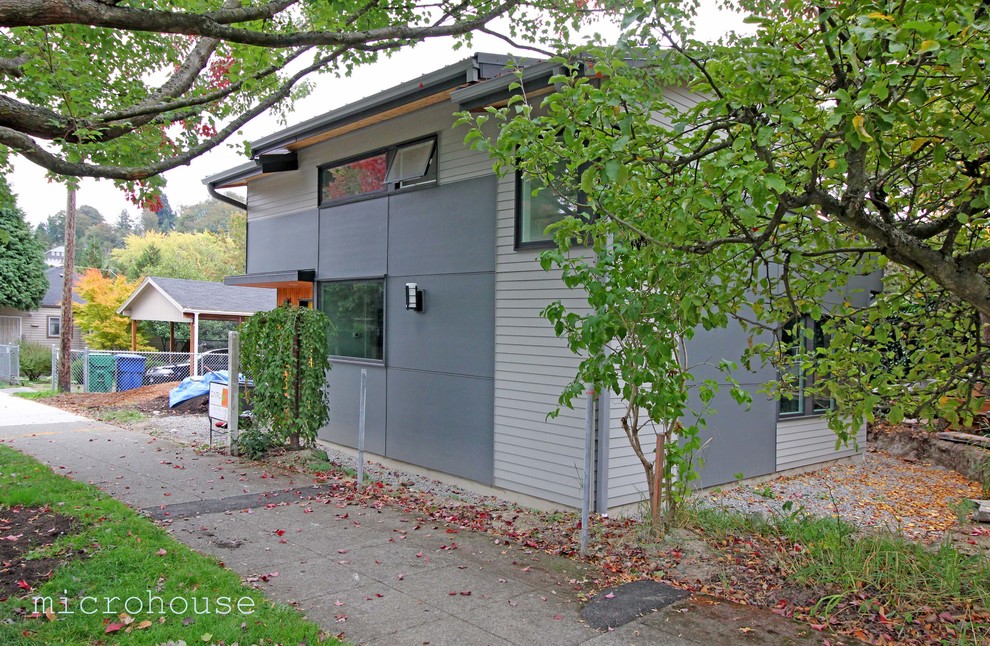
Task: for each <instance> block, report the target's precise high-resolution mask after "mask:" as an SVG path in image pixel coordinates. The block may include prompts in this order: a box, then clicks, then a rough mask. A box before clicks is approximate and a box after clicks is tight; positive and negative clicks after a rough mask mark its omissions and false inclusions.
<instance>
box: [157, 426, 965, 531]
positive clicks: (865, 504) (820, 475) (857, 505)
mask: <svg viewBox="0 0 990 646" xmlns="http://www.w3.org/2000/svg"><path fill="white" fill-rule="evenodd" d="M140 425H141V426H143V427H144V428H146V429H148V430H151V431H152V432H153V433H158V434H162V435H165V436H168V437H170V438H173V439H176V440H178V441H181V442H185V443H189V444H197V445H198V444H206V443H207V442H208V439H209V426H208V423H207V419H206V417H204V416H199V415H180V416H173V415H160V416H155V415H152V416H151V417H149V418H148V419H147V420H146V421H144V422H142V423H141V424H140ZM213 439H214V441H213V444H214V446H219V447H225V446H226V441H227V440H226V435H225V434H224V435H218V434H216V433H215V434H214V438H213ZM322 448H325V449H327V454H328V456H329V458H330V460H331V461H332V462H334V463H336V464H339V465H341V466H342V467H346V468H350V469H355V470H356V469H357V459H356V457H354V456H352V455H350V454H348V453H344V452H343V451H339V450H336V449H333V448H329V447H327V446H326V445H324V446H323V447H322ZM365 472H366V473H367V474H368V476H369V477H370V478H372V479H373V480H377V481H381V482H383V483H386V484H400V483H401V484H405V485H406V486H408V487H410V488H412V489H416V490H420V491H424V492H428V493H433V494H436V495H440V496H447V497H456V498H458V499H460V500H463V501H465V502H468V503H474V504H497V503H498V502H499V501H498V500H497V499H495V498H492V497H490V496H482V495H479V494H477V493H475V492H472V491H469V490H465V489H463V488H461V487H458V486H456V485H453V484H450V483H446V482H442V481H440V480H434V479H432V478H428V477H425V476H419V475H415V474H411V473H407V472H403V471H400V470H397V469H390V468H388V467H385V466H384V465H381V464H378V463H376V462H367V461H366V463H365ZM979 497H980V487H979V485H978V484H977V483H974V482H972V481H970V480H967V479H966V478H964V477H962V476H961V475H959V474H957V473H956V472H954V471H950V470H948V469H944V468H942V467H938V466H934V465H930V464H927V463H923V462H907V461H905V460H902V459H900V458H895V457H891V456H890V455H887V454H885V453H881V452H873V451H870V452H867V453H866V454H865V455H864V457H863V459H862V460H860V461H857V462H854V463H845V464H835V465H832V466H830V467H826V468H823V469H819V470H817V471H813V472H808V473H804V474H800V475H796V476H788V477H779V478H774V479H772V480H768V481H766V482H762V483H759V484H754V485H739V486H737V485H733V486H730V487H721V488H718V487H716V488H714V489H709V490H707V491H705V492H702V493H701V494H699V495H698V496H697V498H696V501H697V502H698V503H699V504H701V505H707V506H712V507H717V508H723V509H729V510H734V511H739V512H742V513H756V514H761V515H773V514H783V513H788V512H785V511H784V505H785V503H787V502H791V503H792V506H791V507H792V510H793V509H797V508H801V509H803V511H804V512H805V513H808V514H811V515H814V516H819V517H826V518H829V517H836V516H838V517H840V518H841V519H842V520H844V521H847V522H850V523H853V524H856V525H859V526H861V527H865V528H878V529H891V530H899V531H901V532H903V533H904V534H905V535H906V536H908V537H909V538H912V539H915V540H919V541H923V542H925V543H932V542H937V541H941V540H942V539H943V538H944V537H945V536H946V533H947V532H948V531H949V530H951V529H952V528H953V527H955V526H957V524H958V515H957V514H956V512H955V511H954V509H953V507H954V506H955V505H957V504H958V503H959V501H961V500H962V499H964V498H979Z"/></svg>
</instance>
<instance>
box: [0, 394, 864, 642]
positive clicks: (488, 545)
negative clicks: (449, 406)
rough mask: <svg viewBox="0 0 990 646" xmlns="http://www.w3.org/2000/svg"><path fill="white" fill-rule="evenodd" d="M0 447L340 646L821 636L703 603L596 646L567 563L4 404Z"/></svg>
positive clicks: (578, 572)
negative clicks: (62, 478) (138, 520)
mask: <svg viewBox="0 0 990 646" xmlns="http://www.w3.org/2000/svg"><path fill="white" fill-rule="evenodd" d="M0 441H3V442H4V443H6V444H8V445H10V446H13V447H14V448H16V449H18V450H20V451H23V452H24V453H27V454H29V455H32V456H34V457H35V458H37V459H38V460H41V461H42V462H45V463H46V464H48V465H50V466H51V467H52V468H53V469H54V470H55V471H56V472H57V473H62V474H64V475H67V476H69V477H71V478H74V479H77V480H81V481H85V482H89V483H91V484H94V485H96V486H97V487H99V488H100V489H102V490H104V491H106V492H107V493H109V494H111V495H113V496H114V497H115V498H118V499H119V500H121V501H123V502H125V503H127V504H128V505H130V506H132V507H134V508H135V509H138V510H141V511H143V512H144V513H146V514H147V515H149V516H151V517H153V518H156V519H158V520H159V521H160V522H162V523H163V524H165V525H166V526H167V527H168V528H169V531H170V532H171V533H172V535H173V536H175V538H177V539H178V540H180V541H182V542H183V543H186V544H187V545H189V546H191V547H192V548H193V549H195V550H198V551H200V552H202V553H204V554H208V555H212V556H215V557H216V558H217V559H219V560H221V561H222V562H223V563H224V564H225V565H226V566H227V567H229V568H231V569H232V570H234V571H235V572H237V573H238V574H239V575H241V576H242V577H243V578H245V579H246V580H248V581H249V582H252V583H256V584H257V585H259V586H261V587H262V589H264V590H265V592H266V593H267V594H268V595H269V596H270V597H271V598H273V599H276V600H278V601H282V602H286V603H293V604H295V605H296V607H298V608H299V609H300V610H301V611H302V612H303V613H305V615H306V616H307V617H308V618H309V619H311V620H313V621H315V622H317V623H320V624H321V625H323V626H324V627H325V628H326V630H327V631H328V632H329V633H331V634H337V633H343V636H344V639H345V640H347V641H349V642H351V643H369V644H389V645H392V644H426V643H429V644H432V645H437V644H457V645H471V644H526V645H529V644H542V645H544V646H555V645H557V644H595V645H611V644H615V645H619V644H623V645H625V644H665V645H669V646H680V645H682V644H683V645H687V644H705V645H706V646H710V644H711V643H712V642H713V640H721V641H723V642H726V640H728V643H748V644H820V643H822V641H823V639H822V637H823V636H822V635H821V633H815V632H814V631H811V630H810V629H808V628H807V627H806V626H802V625H800V624H797V623H794V622H791V621H788V620H786V619H783V618H782V617H778V616H776V615H773V614H771V613H768V612H762V611H759V610H755V609H752V608H748V607H745V606H738V605H736V604H731V603H728V602H720V601H715V600H711V599H704V598H702V599H697V598H691V599H683V600H680V601H677V602H676V603H674V604H673V605H671V606H668V607H667V608H665V609H662V610H659V611H655V612H647V613H646V614H645V615H644V616H642V617H639V618H636V619H633V620H631V621H628V623H623V624H622V625H617V627H615V628H614V629H613V630H611V631H601V632H600V631H598V630H595V629H593V628H592V627H590V626H589V625H588V622H587V621H586V620H585V618H584V616H583V615H582V604H581V603H580V602H579V600H578V598H577V593H576V591H575V586H574V585H573V584H572V583H571V581H572V580H580V579H582V578H583V576H584V574H585V568H584V566H583V565H582V564H581V563H579V562H577V561H574V560H570V559H564V558H559V557H553V556H549V555H546V554H543V553H533V552H532V550H527V549H524V548H522V547H521V546H517V545H514V544H506V543H505V541H504V540H499V541H497V542H496V539H495V537H492V536H488V535H484V534H476V533H473V532H470V531H466V530H460V531H456V532H448V531H447V530H448V528H447V527H446V526H443V525H437V524H434V523H428V524H426V523H423V524H418V523H417V521H416V517H415V516H413V515H409V514H405V513H402V512H401V511H399V510H396V509H392V508H388V507H384V508H375V507H371V506H368V505H366V504H363V503H360V502H358V501H355V500H353V496H350V497H349V498H351V499H348V496H347V495H346V494H345V493H344V491H342V490H340V489H339V488H334V487H331V486H329V485H322V486H321V485H315V484H314V483H313V482H312V481H310V480H306V479H302V478H301V477H300V476H298V475H296V476H291V475H286V474H283V473H275V472H269V471H267V470H266V468H265V466H264V465H262V464H259V463H253V462H248V461H244V460H238V459H234V458H230V457H227V456H221V455H214V454H197V453H196V452H195V451H194V450H192V449H191V448H189V447H186V446H182V445H179V444H175V443H172V442H170V441H168V440H164V439H161V438H155V437H152V436H149V435H146V434H143V433H140V432H137V431H133V430H125V429H121V428H118V427H114V426H110V425H107V424H103V423H99V422H94V421H91V420H88V419H86V418H83V417H79V416H76V415H72V414H69V413H66V412H64V411H60V410H57V409H54V408H51V407H49V406H45V405H42V404H39V403H36V402H32V401H28V400H24V399H21V398H18V397H12V396H11V395H10V394H8V393H5V392H2V391H0ZM641 600H642V597H640V598H639V600H638V601H641ZM610 601H611V600H604V599H602V598H599V600H598V603H606V604H607V603H609V602H610ZM620 601H629V595H625V594H622V593H620V594H618V595H616V599H615V606H616V608H615V616H618V615H620V614H621V609H620V608H619V602H620ZM633 601H637V600H636V599H633ZM601 609H602V608H599V610H601ZM604 609H605V611H606V614H608V613H609V612H611V611H612V609H611V608H609V607H608V606H607V605H606V606H605V607H604ZM616 621H619V620H616ZM613 625H615V624H613ZM831 639H832V642H831V643H833V644H839V643H848V642H844V641H843V640H836V639H835V637H832V638H831Z"/></svg>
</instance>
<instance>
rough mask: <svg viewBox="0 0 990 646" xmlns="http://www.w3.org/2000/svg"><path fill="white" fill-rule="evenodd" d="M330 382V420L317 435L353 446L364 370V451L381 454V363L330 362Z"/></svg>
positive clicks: (382, 392) (382, 369)
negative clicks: (365, 402) (365, 384)
mask: <svg viewBox="0 0 990 646" xmlns="http://www.w3.org/2000/svg"><path fill="white" fill-rule="evenodd" d="M332 364H333V369H332V370H331V371H330V376H329V379H328V383H329V384H330V422H329V423H328V424H327V425H326V426H324V427H323V428H322V429H320V433H319V435H320V438H322V439H324V440H328V441H330V442H336V443H337V444H343V445H344V446H350V447H353V448H357V438H358V421H359V414H360V402H361V370H362V369H365V370H367V371H368V390H367V404H366V408H365V411H366V419H365V450H367V451H369V452H371V453H375V454H378V455H385V386H386V372H385V368H384V366H372V365H357V364H353V363H345V362H343V361H333V362H332Z"/></svg>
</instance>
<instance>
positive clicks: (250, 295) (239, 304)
mask: <svg viewBox="0 0 990 646" xmlns="http://www.w3.org/2000/svg"><path fill="white" fill-rule="evenodd" d="M154 292H157V293H158V294H160V295H161V296H163V297H164V298H165V300H166V301H168V303H169V304H170V305H172V306H173V307H174V308H175V312H174V313H175V314H177V315H181V316H182V317H183V318H190V317H191V316H192V315H193V314H199V315H200V316H201V317H203V318H211V317H237V316H251V315H252V314H254V313H255V312H260V311H266V310H270V309H274V308H275V306H276V305H277V304H278V303H277V302H276V301H277V297H276V291H275V290H274V289H265V288H259V287H233V286H230V285H224V284H223V283H211V282H207V281H202V280H186V279H183V278H160V277H156V276H150V277H148V278H145V279H144V282H142V283H141V285H140V286H139V287H138V288H137V289H136V290H134V293H133V294H131V295H130V296H129V297H128V299H127V300H126V301H124V303H123V305H121V306H120V307H119V308H117V313H118V314H122V315H124V316H130V317H131V318H134V317H133V316H131V310H132V306H133V305H134V304H135V303H136V302H137V301H138V300H139V299H141V298H143V297H145V295H150V294H151V293H154ZM136 320H143V319H136ZM156 320H176V319H174V318H173V319H167V318H166V319H156ZM180 320H181V319H180Z"/></svg>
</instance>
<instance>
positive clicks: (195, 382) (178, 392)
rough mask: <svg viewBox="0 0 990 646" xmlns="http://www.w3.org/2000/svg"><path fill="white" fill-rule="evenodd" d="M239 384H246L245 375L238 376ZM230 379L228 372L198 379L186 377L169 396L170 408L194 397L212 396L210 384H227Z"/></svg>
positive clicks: (215, 371)
mask: <svg viewBox="0 0 990 646" xmlns="http://www.w3.org/2000/svg"><path fill="white" fill-rule="evenodd" d="M238 376H239V377H240V379H239V380H238V382H239V383H242V384H243V383H244V375H238ZM229 380H230V377H229V376H228V375H227V371H226V370H214V371H212V372H208V373H206V374H205V375H199V376H196V377H186V378H185V379H183V380H182V381H181V382H179V385H178V386H176V387H175V388H173V389H172V390H171V391H170V392H169V394H168V407H169V408H174V407H176V406H178V405H179V404H181V403H182V402H184V401H189V400H190V399H192V398H193V397H201V396H203V395H208V394H210V384H211V383H213V382H217V383H221V384H225V383H228V381H229Z"/></svg>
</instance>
